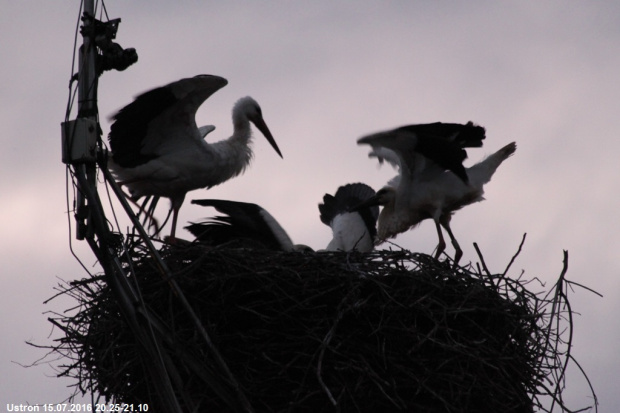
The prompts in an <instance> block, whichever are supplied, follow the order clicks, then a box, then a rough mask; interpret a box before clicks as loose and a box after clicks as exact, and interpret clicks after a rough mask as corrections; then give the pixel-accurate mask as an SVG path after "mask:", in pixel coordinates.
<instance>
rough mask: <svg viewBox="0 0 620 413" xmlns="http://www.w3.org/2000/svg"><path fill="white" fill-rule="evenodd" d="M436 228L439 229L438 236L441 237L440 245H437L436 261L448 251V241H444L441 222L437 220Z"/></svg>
mask: <svg viewBox="0 0 620 413" xmlns="http://www.w3.org/2000/svg"><path fill="white" fill-rule="evenodd" d="M435 228H437V235H438V236H439V244H437V248H436V249H435V259H436V260H438V259H439V256H440V255H441V253H442V252H443V251H444V250H445V249H446V241H445V240H444V239H443V233H442V232H441V226H440V225H439V220H435Z"/></svg>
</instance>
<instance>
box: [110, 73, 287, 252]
mask: <svg viewBox="0 0 620 413" xmlns="http://www.w3.org/2000/svg"><path fill="white" fill-rule="evenodd" d="M227 83H228V82H227V81H226V79H224V78H222V77H219V76H212V75H199V76H196V77H193V78H186V79H181V80H179V81H176V82H173V83H170V84H168V85H166V86H162V87H159V88H156V89H153V90H151V91H148V92H146V93H144V94H142V95H140V96H138V97H136V99H135V100H134V101H133V102H132V103H130V104H129V105H127V106H125V107H124V108H123V109H121V110H120V111H119V112H118V113H117V114H116V115H114V116H113V119H114V123H113V124H112V126H111V128H110V134H109V141H110V146H111V149H112V158H111V160H110V162H109V167H110V170H111V171H112V172H113V173H114V175H115V177H116V178H117V180H118V181H119V183H120V184H121V185H125V186H126V187H127V188H128V189H129V192H130V194H131V198H132V199H133V200H137V199H139V198H140V197H143V196H155V197H166V198H169V199H170V201H171V209H172V212H173V217H172V228H171V231H170V241H174V237H175V229H176V224H177V217H178V212H179V209H180V208H181V205H182V204H183V201H184V199H185V195H186V194H187V192H189V191H192V190H195V189H199V188H211V187H213V186H215V185H219V184H221V183H222V182H225V181H227V180H229V179H231V178H233V177H235V176H237V175H239V174H241V173H243V172H244V170H245V168H246V167H247V166H248V165H249V163H250V160H251V159H252V149H251V147H250V142H251V137H252V131H251V127H250V122H252V123H253V124H254V125H255V126H256V127H257V128H258V129H259V130H260V131H261V132H262V133H263V135H264V136H265V138H266V139H267V140H268V141H269V143H270V144H271V146H272V147H273V148H274V149H275V151H276V152H277V153H278V155H280V157H282V154H281V153H280V149H279V148H278V146H277V144H276V142H275V140H274V139H273V137H272V135H271V132H270V131H269V128H268V127H267V125H266V124H265V122H264V120H263V117H262V112H261V108H260V106H259V105H258V103H257V102H256V101H255V100H254V99H252V98H251V97H245V98H242V99H239V100H238V101H237V103H235V105H234V107H233V111H232V120H233V127H234V130H233V134H232V136H231V137H230V138H228V139H226V140H222V141H219V142H216V143H213V144H208V143H207V142H205V141H204V140H203V137H204V136H206V135H207V134H208V133H209V132H211V131H212V130H213V129H214V127H213V126H210V125H209V126H203V127H201V128H198V127H197V125H196V120H195V117H196V111H197V110H198V108H199V107H200V105H201V104H202V103H203V102H204V101H205V100H206V99H207V98H208V97H209V96H211V95H212V94H213V93H215V92H216V91H217V90H219V89H221V88H222V87H224V86H225V85H226V84H227Z"/></svg>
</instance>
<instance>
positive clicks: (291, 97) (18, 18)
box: [0, 0, 620, 412]
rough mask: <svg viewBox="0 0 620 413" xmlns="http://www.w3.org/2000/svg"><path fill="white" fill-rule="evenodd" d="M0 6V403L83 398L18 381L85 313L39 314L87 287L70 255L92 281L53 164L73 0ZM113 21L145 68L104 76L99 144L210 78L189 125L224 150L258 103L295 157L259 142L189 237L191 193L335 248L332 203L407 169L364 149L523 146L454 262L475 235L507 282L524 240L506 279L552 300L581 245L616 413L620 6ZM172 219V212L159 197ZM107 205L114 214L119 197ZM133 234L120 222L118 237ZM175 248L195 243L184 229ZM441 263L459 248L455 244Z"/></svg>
mask: <svg viewBox="0 0 620 413" xmlns="http://www.w3.org/2000/svg"><path fill="white" fill-rule="evenodd" d="M0 1H1V3H2V8H1V10H2V13H0V38H1V39H2V40H1V41H0V55H1V56H2V64H0V90H1V93H0V132H1V134H0V139H2V143H3V150H2V151H1V152H0V157H1V162H0V165H1V167H2V168H3V169H2V176H3V177H4V179H2V181H0V185H1V192H0V193H2V203H1V204H0V219H1V220H2V228H3V231H2V234H3V236H2V237H1V238H0V243H1V244H0V249H1V251H2V254H1V258H0V259H1V260H2V266H1V268H2V272H1V277H2V283H3V288H2V293H1V295H0V328H1V331H2V339H1V340H0V354H2V357H1V358H0V409H4V406H5V405H6V403H24V404H25V403H30V404H37V403H55V402H60V401H62V400H64V399H65V398H66V397H67V396H68V395H69V394H70V392H71V389H69V388H67V386H68V385H70V384H71V383H72V382H73V381H72V380H68V379H58V378H55V372H54V370H53V369H52V367H50V366H49V365H45V364H44V365H40V366H36V367H31V368H24V367H22V365H26V364H32V363H34V362H36V361H37V360H38V359H40V358H41V357H43V356H44V355H45V353H44V352H43V351H42V350H38V349H35V348H32V347H30V346H28V345H27V344H25V342H26V341H33V342H35V343H38V344H46V343H50V342H51V339H52V338H54V337H58V331H53V330H52V327H51V324H50V323H49V322H48V321H47V317H49V316H50V314H49V313H48V312H63V311H64V310H66V309H68V308H70V307H72V306H73V305H74V303H73V302H72V301H71V300H68V299H56V300H53V301H51V302H50V303H48V304H43V302H44V301H46V300H47V299H48V298H50V297H51V296H53V295H54V294H55V290H54V287H55V286H56V285H57V284H58V283H59V281H60V280H61V279H62V280H67V281H70V280H74V279H80V278H83V277H86V276H87V275H88V274H87V272H86V270H85V269H84V268H83V267H82V265H81V264H80V262H78V260H77V259H76V258H75V257H74V256H73V255H72V253H71V248H72V249H73V251H74V252H75V255H76V256H77V257H78V258H79V260H80V261H81V263H82V264H83V265H84V266H85V267H86V268H87V269H88V270H89V271H91V272H93V273H97V272H99V271H100V268H99V267H98V265H97V263H96V260H95V257H94V255H93V254H92V252H91V251H90V249H89V248H88V245H87V244H86V242H84V241H77V240H75V237H74V234H73V233H72V232H74V222H73V216H72V214H71V213H69V208H68V207H67V202H68V201H67V191H68V190H67V185H68V183H67V179H66V170H65V165H64V164H63V163H62V162H61V152H60V142H61V140H60V123H61V122H62V121H63V120H64V115H65V111H66V107H67V100H68V98H69V88H68V86H69V80H70V77H71V76H72V72H71V70H72V61H73V48H74V36H75V33H76V27H77V25H78V24H79V1H77V0H75V1H66V0H65V1H9V0H0ZM106 8H107V12H108V15H109V17H110V18H117V17H120V18H122V23H121V25H120V29H119V32H118V36H117V39H116V41H117V42H118V43H120V44H121V45H122V46H123V47H134V48H136V50H137V52H138V55H139V61H138V62H137V63H136V64H135V65H134V66H132V67H130V68H129V69H127V70H126V71H124V72H107V73H105V74H104V75H103V76H102V77H101V79H100V82H99V102H98V104H99V111H100V115H101V126H102V129H103V131H104V135H106V136H107V133H108V131H109V126H110V121H109V117H110V116H111V115H112V114H113V113H114V112H115V111H117V110H118V109H120V108H121V107H123V106H124V105H126V104H128V103H129V102H131V100H132V99H133V97H134V96H136V95H138V94H140V93H142V92H144V91H146V90H149V89H152V88H154V87H157V86H161V85H164V84H167V83H169V82H172V81H175V80H178V79H180V78H184V77H190V76H195V75H197V74H214V75H219V76H222V77H224V78H226V79H227V80H228V82H229V83H228V85H227V86H226V87H224V88H223V89H222V90H220V91H218V92H217V93H215V94H214V95H213V96H212V97H211V98H209V99H208V100H207V101H206V102H205V103H204V104H203V106H202V107H201V109H200V110H199V112H198V114H197V123H198V124H199V125H204V124H213V125H215V126H216V127H217V129H216V130H215V131H214V132H213V133H212V134H210V135H209V137H208V141H209V142H214V141H216V140H220V139H224V138H227V137H228V136H230V134H231V133H232V123H231V117H230V116H231V109H232V106H233V104H234V102H235V101H236V100H237V99H238V98H240V97H243V96H247V95H250V96H252V97H253V98H255V99H256V100H257V101H258V102H259V103H260V105H261V107H262V111H263V115H264V119H265V121H266V123H267V124H268V125H269V128H270V129H271V132H272V133H273V136H274V138H275V139H276V141H277V143H278V145H279V147H280V149H281V150H282V153H283V156H284V159H280V158H279V157H278V156H277V154H276V153H275V152H274V151H273V149H272V148H271V147H270V146H269V144H268V143H267V141H266V140H265V139H263V137H262V136H261V135H260V133H259V132H256V133H255V139H254V146H253V147H254V152H255V158H254V161H253V163H252V165H251V166H250V168H248V170H247V171H246V173H245V174H244V175H242V176H240V177H238V178H235V179H234V180H231V181H229V182H226V183H225V184H222V185H220V186H217V187H215V188H212V189H210V190H208V191H207V190H197V191H193V192H191V193H189V194H188V196H187V198H186V204H185V205H184V206H183V208H182V209H181V213H180V218H179V226H180V227H182V226H184V225H185V224H186V223H187V222H188V221H196V220H199V219H201V218H204V217H208V216H210V215H213V212H212V211H211V210H208V209H205V208H202V207H199V206H196V205H191V204H190V203H189V200H191V199H198V198H220V199H231V200H237V201H245V202H253V203H256V204H259V205H261V206H262V207H264V208H265V209H267V210H268V211H269V212H270V213H271V214H272V215H273V216H274V217H275V218H276V219H277V220H278V221H279V222H280V223H281V224H282V226H283V227H284V228H285V229H286V230H287V232H288V233H289V235H290V236H291V238H292V239H293V241H294V242H295V243H303V244H307V245H309V246H311V247H313V248H315V249H320V248H324V247H325V246H326V245H327V243H328V242H329V240H330V238H331V233H330V230H329V228H328V227H326V226H325V225H323V224H322V223H321V222H320V221H319V214H318V208H317V205H318V203H319V202H321V199H322V197H323V195H324V194H325V193H326V192H330V193H333V192H334V191H335V190H336V189H337V188H338V187H339V186H340V185H343V184H346V183H350V182H364V183H367V184H368V185H370V186H372V187H373V188H375V189H379V188H380V187H381V186H382V185H384V184H385V183H386V182H387V180H389V179H390V178H391V177H393V176H394V175H395V172H394V170H393V169H392V168H391V167H390V166H389V165H384V166H382V167H378V165H377V162H376V161H375V160H373V159H368V157H367V154H368V149H369V148H368V147H363V146H358V145H357V144H356V140H357V139H358V138H359V137H361V136H363V135H366V134H369V133H372V132H377V131H380V130H383V129H388V128H393V127H397V126H401V125H406V124H411V123H426V122H435V121H443V122H460V123H464V122H467V121H469V120H472V121H474V122H476V123H479V124H481V125H483V126H484V127H486V130H487V138H486V141H485V144H484V147H483V148H481V149H472V150H469V151H468V153H469V159H468V161H467V165H471V164H472V163H475V162H477V161H479V160H481V159H483V158H484V156H486V155H488V154H491V153H493V152H495V151H496V150H497V149H499V148H501V147H502V146H504V145H506V144H507V143H509V142H512V141H516V142H517V152H516V154H515V155H514V156H513V157H511V158H510V159H508V160H507V161H506V162H504V163H503V164H502V165H501V166H500V168H499V169H498V171H497V173H496V174H495V176H494V177H493V180H492V181H491V182H490V183H489V184H488V185H487V186H486V187H485V192H486V194H485V198H486V200H485V201H484V202H482V203H479V204H475V205H472V206H469V207H467V208H465V209H464V210H462V211H460V212H458V213H457V214H456V215H455V216H454V218H453V220H452V228H453V231H454V233H455V235H456V237H457V239H458V240H459V242H460V244H461V247H462V248H463V250H464V256H463V259H462V261H461V263H463V264H465V263H468V262H470V261H471V262H475V261H477V260H478V258H477V255H476V252H475V250H474V247H473V243H474V242H476V243H477V244H478V245H479V246H480V249H481V250H482V253H483V255H484V258H485V260H486V262H487V265H488V266H489V268H490V270H491V271H493V272H502V271H503V269H504V268H505V266H506V265H507V264H508V262H509V261H510V259H511V257H512V256H513V255H514V253H515V252H516V250H517V247H518V245H519V243H520V241H521V238H522V236H523V234H524V233H527V240H526V242H525V245H524V247H523V252H522V253H521V255H520V256H519V257H518V259H517V261H516V263H515V264H514V265H513V268H512V270H511V273H510V275H511V276H514V277H517V276H519V275H520V274H521V271H523V272H524V277H525V278H535V277H536V278H538V279H540V280H541V281H542V282H543V283H545V284H546V285H545V286H544V287H540V289H541V290H546V289H549V288H551V286H552V284H553V283H554V282H555V281H556V280H557V278H558V276H559V274H560V272H561V269H562V252H563V250H568V254H569V266H568V274H567V278H568V279H570V280H572V281H575V282H578V283H580V284H583V285H586V286H588V287H589V288H592V289H594V290H596V291H598V292H599V293H601V294H603V298H601V297H599V296H597V295H595V294H593V293H591V292H588V291H586V290H582V289H576V290H575V291H574V292H572V295H571V296H570V297H569V298H570V301H571V304H572V307H573V309H574V311H575V312H576V313H578V314H577V315H576V317H575V324H574V338H573V345H574V347H573V350H572V352H573V355H574V357H575V358H576V359H577V360H578V361H579V363H580V364H581V366H582V367H583V369H584V370H585V371H586V373H587V374H588V376H589V378H590V380H591V382H592V384H593V386H594V389H595V391H596V394H597V396H598V398H599V402H600V408H599V411H600V412H614V411H619V410H620V392H618V390H617V388H618V385H617V383H618V379H619V375H618V370H619V369H620V351H619V349H620V345H619V344H618V343H619V342H620V322H618V314H619V313H620V274H618V273H619V271H618V269H619V264H618V251H620V240H619V238H618V232H619V229H620V228H619V227H620V225H619V219H618V206H619V205H618V204H619V198H620V197H619V196H618V195H617V194H616V191H617V190H619V189H620V185H619V184H618V177H619V175H620V174H619V171H620V166H619V163H618V161H617V158H618V153H620V139H619V138H618V136H617V135H618V130H620V128H619V127H618V126H619V123H620V103H619V102H618V97H619V96H620V79H619V77H620V75H619V74H620V3H619V2H614V1H597V2H585V1H576V0H568V1H504V2H493V1H476V0H474V1H470V2H431V1H389V2H388V1H357V2H344V1H343V2H333V1H313V2H308V1H306V2H301V1H274V2H269V3H268V2H259V1H244V0H238V1H230V2H198V1H185V2H165V1H159V0H157V1H149V2H146V1H133V2H120V1H109V2H107V3H106ZM77 41H78V43H81V38H78V40H77ZM73 115H75V114H73ZM69 184H70V182H69ZM100 190H101V191H102V192H105V188H104V186H103V185H100ZM72 200H73V194H72V191H71V190H70V189H69V203H71V202H72ZM160 204H161V206H160V207H159V209H158V211H157V216H158V217H161V218H163V217H164V216H165V214H166V211H167V201H162V202H161V203H160ZM112 207H113V208H114V209H115V210H116V211H117V213H121V209H120V208H119V205H118V203H117V202H113V205H112ZM110 210H111V208H110ZM69 224H71V231H72V232H70V229H69ZM128 225H129V224H128V221H127V220H126V219H124V218H122V217H121V227H123V229H124V228H126V227H127V226H128ZM168 230H169V229H166V230H164V231H168ZM177 235H178V236H179V237H180V238H186V239H191V235H190V234H189V233H188V232H186V231H185V230H181V231H178V232H177ZM394 242H395V243H396V244H398V245H400V246H402V247H403V248H407V249H410V250H412V251H416V252H424V253H429V254H430V253H432V252H433V249H434V248H435V246H436V244H437V235H436V232H435V227H434V224H433V223H432V221H426V222H424V223H422V225H421V226H420V227H419V228H417V229H415V230H412V231H410V232H408V233H406V234H403V235H401V236H399V237H398V238H396V239H395V240H394ZM446 252H447V253H448V254H449V255H452V254H453V252H454V251H453V249H452V248H451V246H450V245H448V248H447V250H446ZM50 334H51V336H50ZM52 364H54V363H52ZM56 364H58V363H56ZM564 397H565V399H566V400H567V401H568V403H569V406H570V407H571V408H573V409H579V408H582V407H585V406H588V405H591V404H592V400H591V399H590V392H589V389H588V387H587V384H586V382H585V380H584V379H583V377H582V375H581V373H580V372H579V370H578V369H577V368H576V367H575V366H574V365H573V366H571V367H570V368H569V370H568V379H567V389H566V390H565V392H564Z"/></svg>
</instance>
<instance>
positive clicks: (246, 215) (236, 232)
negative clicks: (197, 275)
mask: <svg viewBox="0 0 620 413" xmlns="http://www.w3.org/2000/svg"><path fill="white" fill-rule="evenodd" d="M192 204H196V205H201V206H205V207H213V208H215V209H216V210H217V211H218V212H220V213H222V214H225V215H220V216H215V217H213V218H210V219H206V220H204V221H202V222H197V223H194V222H192V223H190V225H188V226H186V227H185V229H187V230H188V231H189V232H191V233H192V234H193V235H194V236H195V237H196V241H198V242H200V243H202V244H207V245H209V246H218V245H222V244H226V243H229V242H232V241H250V242H251V243H254V244H258V245H260V246H261V247H264V248H266V249H270V250H276V251H307V250H311V249H310V247H307V246H305V245H301V244H293V241H291V238H290V237H289V236H288V234H287V233H286V231H285V230H284V228H282V226H281V225H280V224H279V223H278V221H277V220H276V219H275V218H274V217H273V216H272V215H271V214H270V213H269V212H267V210H265V209H264V208H262V207H260V206H258V205H256V204H252V203H249V202H238V201H228V200H222V199H194V200H192Z"/></svg>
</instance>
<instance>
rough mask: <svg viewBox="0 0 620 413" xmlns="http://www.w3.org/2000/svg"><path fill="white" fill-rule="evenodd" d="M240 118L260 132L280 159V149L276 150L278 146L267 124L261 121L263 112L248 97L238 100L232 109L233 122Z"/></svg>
mask: <svg viewBox="0 0 620 413" xmlns="http://www.w3.org/2000/svg"><path fill="white" fill-rule="evenodd" d="M240 116H244V117H245V118H246V119H247V120H249V121H250V122H252V123H253V124H254V126H256V127H257V128H258V130H259V131H261V133H262V134H263V136H264V137H265V138H266V139H267V141H268V142H269V144H270V145H271V147H272V148H273V149H274V150H275V151H276V152H277V153H278V155H280V158H282V153H281V152H280V148H278V144H277V143H276V141H275V139H273V136H272V135H271V131H269V128H268V127H267V124H266V123H265V121H264V120H263V112H262V110H261V108H260V106H259V105H258V102H256V101H255V100H254V99H253V98H251V97H250V96H246V97H244V98H241V99H239V100H238V101H237V103H236V104H235V106H234V108H233V121H234V122H236V119H238V118H239V117H240Z"/></svg>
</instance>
